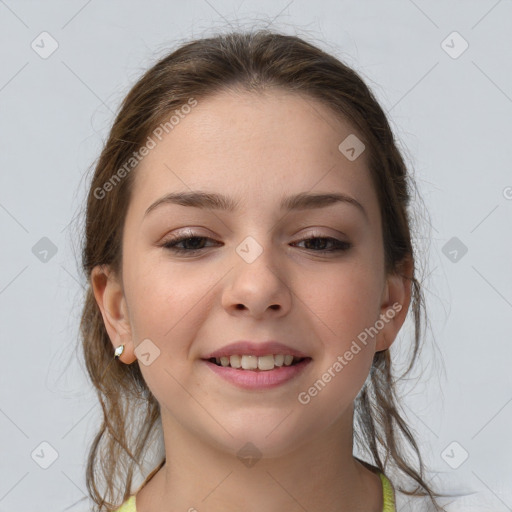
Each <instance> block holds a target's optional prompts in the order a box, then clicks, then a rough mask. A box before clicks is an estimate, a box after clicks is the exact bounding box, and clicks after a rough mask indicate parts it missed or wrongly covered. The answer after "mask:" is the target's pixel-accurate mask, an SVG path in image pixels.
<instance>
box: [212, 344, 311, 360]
mask: <svg viewBox="0 0 512 512" xmlns="http://www.w3.org/2000/svg"><path fill="white" fill-rule="evenodd" d="M270 354H274V355H278V354H282V355H284V356H286V355H291V356H295V357H309V356H308V355H307V354H305V353H304V352H301V351H300V350H296V349H294V348H292V347H289V346H287V345H283V344H282V343H279V342H277V341H261V342H253V341H244V340H242V341H237V342H235V343H231V344H230V345H226V346H224V347H222V348H220V349H218V350H215V352H211V353H210V354H208V355H206V356H203V358H202V359H211V358H212V357H223V356H225V357H227V356H234V355H239V356H243V355H247V356H258V357H259V356H266V355H270Z"/></svg>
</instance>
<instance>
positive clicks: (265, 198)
mask: <svg viewBox="0 0 512 512" xmlns="http://www.w3.org/2000/svg"><path fill="white" fill-rule="evenodd" d="M169 117H170V116H169ZM168 132H169V133H164V134H163V135H161V136H160V138H161V140H159V139H158V138H156V137H155V136H152V138H153V139H154V142H155V143H156V145H155V147H154V148H153V149H152V150H151V151H150V152H149V154H148V155H147V156H145V157H144V159H143V160H142V161H141V163H140V164H139V166H138V167H137V169H136V171H135V182H134V193H133V195H132V202H133V203H134V205H133V207H135V208H137V209H139V210H140V209H144V210H145V208H147V207H148V206H149V204H150V203H151V202H152V201H154V200H155V199H156V198H158V197H160V196H162V195H163V194H165V193H166V192H172V191H188V190H196V189H201V190H207V191H212V192H215V191H217V192H222V193H225V194H229V195H231V196H233V197H234V198H235V199H237V200H240V204H241V205H242V206H247V207H250V206H251V205H253V206H260V207H261V206H262V205H263V204H264V203H267V202H268V206H269V207H271V205H272V204H273V203H274V202H276V203H277V202H280V199H281V198H282V197H283V195H287V194H288V193H290V194H292V193H299V192H305V191H311V192H320V191H321V192H326V191H334V189H336V190H337V191H339V192H343V193H347V194H350V195H352V196H354V197H356V198H357V199H358V200H359V201H360V202H364V203H367V204H368V208H367V209H370V210H371V209H372V208H375V204H373V205H372V204H371V203H375V201H376V200H377V199H376V196H375V193H374V191H373V186H372V183H371V179H370V174H369V171H368V169H367V167H366V161H367V160H366V156H367V155H366V154H365V152H363V153H362V154H361V155H360V156H359V157H358V158H356V159H355V160H353V161H351V160H349V159H348V158H347V157H346V156H345V155H344V154H343V153H342V152H340V150H339V148H338V146H339V145H340V143H341V142H342V141H344V140H345V139H346V138H347V137H348V136H351V135H352V136H353V135H354V134H356V132H355V130H354V128H353V127H352V126H351V125H350V124H349V123H348V122H347V121H345V120H344V119H343V118H341V117H340V116H337V115H335V114H334V113H333V112H332V111H331V110H330V109H329V108H328V107H326V106H325V105H323V104H322V103H320V102H319V101H317V100H315V99H313V98H311V97H308V96H304V95H299V94H297V93H293V92H287V91H282V90H272V91H266V92H264V93H254V92H233V91H224V92H221V93H217V94H215V95H213V96H210V97H207V98H206V99H202V100H198V103H197V105H196V106H195V107H194V108H192V109H191V111H190V113H188V114H186V115H184V116H182V117H181V119H180V121H179V123H178V124H176V125H175V126H174V127H173V128H172V129H171V130H168Z"/></svg>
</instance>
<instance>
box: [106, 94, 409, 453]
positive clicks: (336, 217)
mask: <svg viewBox="0 0 512 512" xmlns="http://www.w3.org/2000/svg"><path fill="white" fill-rule="evenodd" d="M350 134H355V131H354V129H353V128H352V127H351V126H350V125H349V124H348V123H346V122H344V121H343V120H341V119H338V118H337V117H335V116H334V114H333V113H331V112H330V110H328V109H327V108H326V107H324V106H323V105H321V104H320V103H318V102H316V101H315V100H314V99H311V98H306V97H301V96H299V95H296V94H291V93H287V92H279V91H274V92H272V93H266V94H264V95H260V94H254V93H239V94H235V93H233V92H225V93H221V94H217V95H216V96H213V97H210V98H208V99H205V100H201V101H199V103H198V105H197V106H196V107H194V109H193V110H192V112H191V113H190V114H188V116H187V117H185V118H184V119H182V120H181V121H180V123H179V125H177V126H175V127H174V129H173V130H172V131H171V132H169V133H168V134H166V135H165V136H164V137H163V138H162V141H161V142H159V143H158V144H157V146H156V147H155V148H154V149H152V150H151V151H150V153H149V154H148V156H146V157H145V158H144V160H143V161H142V162H141V164H140V165H139V167H138V168H137V170H136V171H134V172H136V175H135V176H134V178H135V181H134V188H133V193H132V197H131V202H130V205H129V209H128V213H127V216H126V219H125V224H124V231H123V263H122V282H121V279H118V280H117V281H116V279H115V278H114V279H112V280H110V281H109V283H110V284H109V285H108V286H110V289H109V288H108V286H107V289H106V291H107V293H109V294H110V295H109V297H110V298H109V299H108V300H110V302H109V304H110V306H111V309H112V310H115V311H117V312H118V314H114V315H111V316H109V314H108V313H105V312H104V311H103V309H102V312H103V313H104V319H105V323H106V325H107V328H108V330H109V334H110V336H111V338H112V340H113V344H114V346H117V345H118V344H119V343H120V338H119V333H124V334H125V335H126V336H127V338H126V339H123V342H125V343H126V342H128V343H127V351H126V352H125V355H124V356H123V357H125V358H127V359H125V362H129V359H130V357H131V356H133V359H135V356H137V357H138V359H139V361H138V363H135V364H139V366H140V369H141V371H142V374H143V376H144V379H145V380H146V382H147V384H148V386H149V388H150V390H151V391H152V393H153V394H154V395H155V397H156V398H157V400H158V401H159V403H160V408H161V412H162V421H163V426H164V432H165V430H166V429H176V428H178V425H179V426H181V427H182V428H185V429H186V430H187V431H188V432H193V435H194V436H196V438H198V439H200V440H201V441H203V442H207V443H209V444H210V445H212V446H216V447H218V448H221V449H223V450H225V451H226V452H230V453H235V452H237V450H239V449H240V447H241V446H243V445H244V444H245V443H246V442H252V443H253V444H254V445H255V446H257V447H258V449H259V450H260V451H261V452H262V453H263V454H264V456H273V455H279V454H282V453H285V452H287V451H289V450H292V449H293V448H294V447H297V446H300V445H301V444H303V443H305V442H307V440H308V439H311V438H313V437H315V436H320V435H321V434H322V432H323V431H325V430H326V429H328V428H329V427H332V426H335V425H336V424H337V423H340V424H341V422H342V421H343V418H346V416H347V414H349V412H350V407H351V404H352V402H353V400H354V398H355V397H356V395H357V393H358V392H359V390H360V389H361V387H362V385H363V384H364V381H365V379H366V377H367V375H368V372H369V369H370V367H371V362H372V359H373V356H374V353H375V350H379V349H383V348H386V347H387V346H389V344H390V343H391V342H392V339H393V338H394V336H395V335H396V332H397V330H398V329H399V325H397V318H398V316H397V315H395V318H394V319H393V320H388V321H387V322H386V323H385V326H384V327H383V328H381V329H379V332H378V334H377V335H375V336H374V337H373V338H372V337H371V336H367V339H366V342H365V343H362V342H361V341H357V340H361V339H362V337H364V335H363V336H361V334H362V333H363V332H364V331H365V329H368V328H370V327H372V326H375V323H376V321H377V320H379V315H381V314H384V313H386V312H387V311H390V310H392V303H393V300H394V299H395V298H396V297H397V294H396V293H395V291H396V290H398V288H397V287H396V283H395V282H394V281H390V280H389V279H388V278H387V276H386V275H385V274H384V254H383V240H382V232H381V218H380V212H379V204H378V199H377V195H376V193H375V190H374V188H373V185H372V182H371V179H370V174H369V171H368V169H367V161H366V153H365V152H363V153H362V154H361V155H360V156H359V157H358V158H356V159H355V160H353V161H351V160H349V159H348V158H346V157H345V156H344V154H342V153H341V152H340V150H339V149H338V146H339V145H340V143H341V142H342V141H343V140H344V139H345V138H346V137H347V136H349V135H350ZM192 191H194V192H196V191H201V192H204V193H208V194H222V195H224V196H227V198H228V200H229V201H231V202H232V203H233V208H232V209H221V208H216V207H213V206H212V205H208V207H207V208H201V207H198V206H185V205H183V204H176V203H174V202H171V201H160V202H159V200H161V198H163V197H164V196H166V195H168V194H170V193H178V192H184V193H190V192H192ZM298 194H304V195H325V194H331V195H332V194H339V195H340V196H345V197H347V198H349V199H348V200H344V201H333V202H324V203H321V202H317V203H316V205H315V204H314V203H311V202H310V203H309V204H308V205H303V206H305V207H304V208H302V207H301V208H292V209H287V208H286V207H282V206H281V203H282V202H283V201H286V200H287V199H288V198H290V197H293V196H296V195H298ZM157 202H159V204H155V203H157ZM152 205H153V206H152ZM148 209H149V211H148ZM179 237H184V238H185V240H184V241H183V240H182V241H181V242H176V238H179ZM173 239H174V240H173ZM172 244H174V247H173V245H172ZM179 249H181V250H179ZM116 287H117V288H116ZM109 290H110V291H109ZM116 290H117V291H116ZM98 296H99V294H98V293H97V297H98ZM100 302H101V301H100ZM402 302H403V301H402ZM405 309H407V308H405ZM389 316H390V315H388V317H389ZM116 336H117V337H116ZM358 336H359V338H358ZM144 340H145V341H144ZM239 340H248V341H252V342H254V344H255V345H258V344H261V343H263V342H265V341H268V340H274V341H277V342H279V343H282V344H284V345H286V346H287V347H288V349H289V350H290V351H292V352H293V351H297V352H300V353H302V354H303V355H306V356H307V358H306V360H305V364H304V363H302V366H301V367H300V369H299V370H298V371H295V372H294V373H293V372H290V371H289V368H288V369H287V370H286V372H288V373H286V375H288V374H290V375H291V374H292V373H293V376H292V377H290V378H288V380H285V381H284V382H282V383H280V384H276V385H272V386H270V387H267V388H262V387H256V388H246V387H245V388H244V387H241V385H239V384H236V383H233V382H230V381H228V380H226V379H225V378H224V377H223V376H222V375H221V373H222V371H223V370H220V371H218V370H219V368H221V367H218V366H216V365H214V363H211V362H208V361H207V360H205V359H206V358H207V356H208V355H209V354H211V353H213V352H215V351H217V350H219V349H222V348H223V347H225V346H226V345H229V344H231V343H233V342H236V341H239ZM354 341H355V342H356V345H357V346H358V348H359V350H358V351H357V352H356V349H355V348H354ZM386 344H387V345H386ZM351 347H352V357H350V359H349V358H348V357H345V355H346V354H347V352H350V351H351ZM134 350H135V355H134ZM248 350H249V349H246V351H248ZM283 351H284V349H282V350H281V349H275V350H274V349H273V350H272V351H271V352H270V353H274V354H279V353H282V352H283ZM233 352H234V353H235V354H238V353H240V351H233ZM241 353H242V354H243V353H244V350H241ZM148 354H149V355H148ZM340 357H341V359H342V360H343V363H342V362H341V360H340ZM252 360H253V361H254V359H252ZM144 361H146V362H149V363H150V364H144ZM336 362H338V365H336ZM212 366H215V368H216V369H217V370H215V369H214V368H212ZM293 366H295V365H293ZM340 366H341V369H340ZM329 369H330V371H329ZM281 370H283V368H282V367H281V368H280V369H279V371H281ZM234 371H236V372H238V373H239V372H245V373H246V374H247V373H248V372H251V374H252V375H254V373H255V371H253V370H243V369H239V370H231V372H234ZM264 371H265V370H262V371H261V372H259V373H263V372H264ZM273 371H274V370H272V372H273ZM326 372H327V373H329V375H330V378H328V377H322V376H323V375H325V373H326ZM268 373H269V374H270V371H268ZM282 373H283V372H282ZM284 373H285V372H284ZM284 373H283V374H284ZM319 379H320V380H322V382H323V383H324V385H318V380H319ZM315 382H317V387H316V393H315V391H314V390H313V391H311V389H312V388H314V385H315Z"/></svg>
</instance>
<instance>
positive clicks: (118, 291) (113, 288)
mask: <svg viewBox="0 0 512 512" xmlns="http://www.w3.org/2000/svg"><path fill="white" fill-rule="evenodd" d="M91 285H92V289H93V292H94V297H95V299H96V302H97V304H98V306H99V308H100V310H101V315H102V317H103V322H104V324H105V328H106V330H107V333H108V335H109V338H110V341H111V342H112V346H113V348H114V350H115V349H116V348H117V347H118V346H119V345H121V344H124V351H123V353H122V354H121V356H120V357H119V359H120V360H121V361H122V362H123V363H126V364H131V363H133V362H134V361H135V360H136V359H137V357H136V356H135V353H134V350H135V347H134V345H133V339H132V332H131V327H130V322H129V316H128V309H127V306H126V299H125V298H124V293H123V288H122V284H121V282H120V279H119V278H118V276H117V275H116V274H115V273H114V272H113V271H111V270H110V268H109V267H108V266H106V265H98V266H96V267H94V268H93V269H92V271H91ZM112 355H113V352H112Z"/></svg>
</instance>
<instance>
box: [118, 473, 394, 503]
mask: <svg viewBox="0 0 512 512" xmlns="http://www.w3.org/2000/svg"><path fill="white" fill-rule="evenodd" d="M379 476H380V479H381V481H382V495H383V496H384V506H383V507H382V512H396V508H395V495H394V492H393V486H392V485H391V482H390V481H389V480H388V479H387V478H386V476H385V475H384V473H379ZM115 512H137V509H136V508H135V495H134V494H133V495H132V496H130V497H129V498H128V499H127V500H126V501H125V502H124V503H123V504H122V505H121V507H119V508H118V509H117V510H115Z"/></svg>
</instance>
